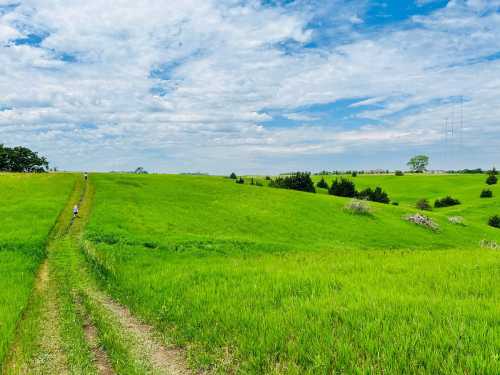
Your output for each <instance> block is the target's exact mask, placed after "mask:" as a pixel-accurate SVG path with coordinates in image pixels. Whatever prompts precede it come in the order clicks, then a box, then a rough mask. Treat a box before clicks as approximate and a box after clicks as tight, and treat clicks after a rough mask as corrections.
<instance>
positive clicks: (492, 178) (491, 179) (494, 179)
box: [486, 174, 498, 185]
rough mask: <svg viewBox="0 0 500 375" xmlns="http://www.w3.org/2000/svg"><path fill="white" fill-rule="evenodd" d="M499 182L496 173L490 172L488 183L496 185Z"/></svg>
mask: <svg viewBox="0 0 500 375" xmlns="http://www.w3.org/2000/svg"><path fill="white" fill-rule="evenodd" d="M497 182H498V178H497V176H495V175H494V174H490V175H489V176H488V178H487V179H486V183H487V184H488V185H496V183H497Z"/></svg>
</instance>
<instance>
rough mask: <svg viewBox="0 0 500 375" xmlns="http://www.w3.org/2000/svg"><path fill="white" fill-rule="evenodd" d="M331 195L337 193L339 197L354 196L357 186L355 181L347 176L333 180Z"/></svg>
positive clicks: (329, 191)
mask: <svg viewBox="0 0 500 375" xmlns="http://www.w3.org/2000/svg"><path fill="white" fill-rule="evenodd" d="M328 193H329V194H330V195H336V196H338V197H350V198H354V197H355V196H356V186H355V185H354V182H352V181H351V180H348V179H347V178H343V177H341V178H340V180H339V179H337V178H336V179H335V181H333V183H332V186H330V189H329V190H328Z"/></svg>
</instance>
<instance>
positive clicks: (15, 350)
mask: <svg viewBox="0 0 500 375" xmlns="http://www.w3.org/2000/svg"><path fill="white" fill-rule="evenodd" d="M80 187H81V184H78V183H75V187H74V189H73V192H72V193H71V196H70V198H69V199H68V202H67V203H66V205H65V207H64V208H63V210H62V211H61V213H60V214H59V216H58V218H57V220H56V222H55V223H54V226H53V227H52V229H51V231H50V233H49V235H48V237H47V244H46V252H47V255H49V254H50V253H51V252H52V251H54V249H55V247H56V246H57V242H58V240H59V238H60V236H61V235H62V233H63V232H64V231H65V230H66V228H68V227H69V226H70V225H71V222H70V221H69V220H68V219H67V216H66V213H67V212H68V211H69V210H71V203H72V201H73V200H74V199H75V197H76V196H78V195H79V194H80ZM55 284H56V283H55V281H54V278H53V274H52V272H51V264H50V261H49V257H48V256H47V258H46V259H45V260H44V261H43V262H42V263H41V265H40V267H39V269H38V272H37V275H36V278H35V282H34V285H33V292H32V295H31V297H30V301H29V303H28V306H27V308H26V310H25V311H24V313H23V316H22V318H21V320H20V322H19V324H18V328H17V333H16V339H15V341H14V344H13V346H12V349H11V352H10V354H9V356H8V359H7V362H6V366H5V368H4V371H3V373H4V374H9V375H10V374H67V373H69V370H68V361H67V356H66V354H65V352H64V350H63V349H62V339H61V326H60V319H59V317H60V311H59V309H60V305H59V301H58V296H57V293H56V289H55V288H56V286H55Z"/></svg>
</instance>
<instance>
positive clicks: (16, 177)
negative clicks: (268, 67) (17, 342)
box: [0, 173, 75, 369]
mask: <svg viewBox="0 0 500 375" xmlns="http://www.w3.org/2000/svg"><path fill="white" fill-rule="evenodd" d="M74 180H75V178H74V176H72V175H67V174H56V175H53V174H50V175H49V174H43V175H22V174H2V173H0V197H1V198H0V199H1V204H0V369H1V363H2V361H3V359H4V357H5V355H6V353H7V350H8V348H9V345H10V344H12V340H13V337H14V331H15V328H16V324H17V322H18V320H19V318H20V316H21V313H22V311H23V310H24V309H25V307H26V304H27V302H28V298H29V295H30V293H31V289H32V287H33V282H34V278H35V272H36V269H37V268H38V265H39V264H40V261H41V260H42V259H43V258H44V256H45V243H46V241H47V237H48V235H49V232H50V230H51V228H52V226H53V225H54V223H55V221H56V218H57V216H58V215H59V212H60V211H61V209H62V207H63V206H64V204H65V202H66V200H67V199H68V196H69V193H70V191H71V189H72V188H73V184H74Z"/></svg>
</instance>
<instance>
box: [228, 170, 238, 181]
mask: <svg viewBox="0 0 500 375" xmlns="http://www.w3.org/2000/svg"><path fill="white" fill-rule="evenodd" d="M229 178H230V179H231V180H236V179H237V178H238V176H236V173H234V172H233V173H231V174H230V175H229Z"/></svg>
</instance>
